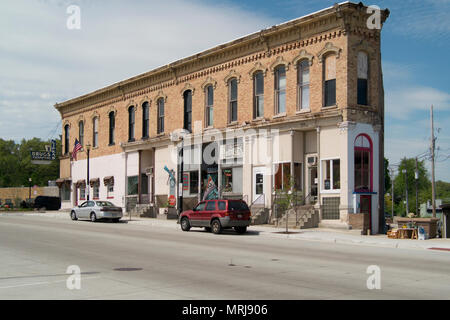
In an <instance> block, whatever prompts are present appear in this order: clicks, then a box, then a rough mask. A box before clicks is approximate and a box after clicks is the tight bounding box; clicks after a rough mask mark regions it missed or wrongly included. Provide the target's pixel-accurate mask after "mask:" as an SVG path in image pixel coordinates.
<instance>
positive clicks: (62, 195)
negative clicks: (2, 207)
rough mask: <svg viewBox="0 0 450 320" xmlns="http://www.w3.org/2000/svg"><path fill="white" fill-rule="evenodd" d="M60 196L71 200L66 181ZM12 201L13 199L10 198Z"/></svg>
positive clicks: (64, 199) (62, 198)
mask: <svg viewBox="0 0 450 320" xmlns="http://www.w3.org/2000/svg"><path fill="white" fill-rule="evenodd" d="M60 197H61V200H62V201H69V200H70V186H69V185H67V184H66V183H63V184H62V186H61V189H60ZM8 200H9V199H6V202H8ZM9 201H11V200H9Z"/></svg>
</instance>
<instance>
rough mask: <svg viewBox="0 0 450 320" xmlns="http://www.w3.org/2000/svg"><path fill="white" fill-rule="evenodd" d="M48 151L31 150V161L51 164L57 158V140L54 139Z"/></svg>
mask: <svg viewBox="0 0 450 320" xmlns="http://www.w3.org/2000/svg"><path fill="white" fill-rule="evenodd" d="M46 150H47V151H31V163H33V164H50V163H51V161H52V160H55V159H56V141H55V140H52V142H51V147H50V149H48V148H47V146H46Z"/></svg>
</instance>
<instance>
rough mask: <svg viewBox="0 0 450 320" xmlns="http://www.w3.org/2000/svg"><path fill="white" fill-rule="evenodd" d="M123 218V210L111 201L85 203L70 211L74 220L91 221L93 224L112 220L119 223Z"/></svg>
mask: <svg viewBox="0 0 450 320" xmlns="http://www.w3.org/2000/svg"><path fill="white" fill-rule="evenodd" d="M122 216H123V214H122V208H121V207H117V206H115V205H114V204H113V203H111V202H109V201H93V200H89V201H85V202H83V203H82V204H80V205H79V206H77V207H74V208H72V210H71V211H70V217H71V218H72V220H78V219H89V220H91V221H92V222H95V221H97V220H99V219H111V220H112V221H114V222H118V221H119V220H120V218H122Z"/></svg>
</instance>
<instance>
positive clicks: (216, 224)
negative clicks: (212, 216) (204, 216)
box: [211, 219, 222, 234]
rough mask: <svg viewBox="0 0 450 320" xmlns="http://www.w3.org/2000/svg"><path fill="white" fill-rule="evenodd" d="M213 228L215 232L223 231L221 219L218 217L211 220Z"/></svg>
mask: <svg viewBox="0 0 450 320" xmlns="http://www.w3.org/2000/svg"><path fill="white" fill-rule="evenodd" d="M211 230H212V232H213V233H214V234H219V233H221V232H222V225H221V224H220V221H219V220H217V219H216V220H213V222H211Z"/></svg>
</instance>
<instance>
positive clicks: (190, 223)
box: [180, 200, 251, 234]
mask: <svg viewBox="0 0 450 320" xmlns="http://www.w3.org/2000/svg"><path fill="white" fill-rule="evenodd" d="M250 222H251V213H250V209H249V208H248V206H247V204H246V203H245V201H243V200H207V201H201V202H199V203H198V204H197V205H196V206H195V207H194V209H192V210H187V211H183V212H182V213H181V214H180V224H181V229H182V230H183V231H189V230H190V229H191V227H204V228H205V229H206V230H207V231H212V232H213V233H215V234H218V233H221V232H222V230H223V229H229V228H234V230H235V231H236V232H237V233H245V232H246V231H247V227H248V226H249V225H250Z"/></svg>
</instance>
